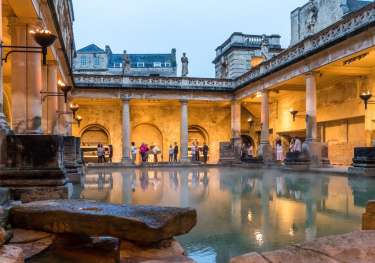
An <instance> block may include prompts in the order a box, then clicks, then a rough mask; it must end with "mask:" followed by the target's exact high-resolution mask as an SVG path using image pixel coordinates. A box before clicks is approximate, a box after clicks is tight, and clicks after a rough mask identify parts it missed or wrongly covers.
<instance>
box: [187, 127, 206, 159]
mask: <svg viewBox="0 0 375 263" xmlns="http://www.w3.org/2000/svg"><path fill="white" fill-rule="evenodd" d="M193 144H195V145H196V146H197V145H198V147H199V150H200V152H201V153H202V152H203V145H204V144H207V145H209V138H208V132H207V131H206V130H205V129H204V128H202V127H201V126H198V125H191V126H189V147H188V155H189V158H191V157H192V156H193V154H192V151H191V149H192V146H193Z"/></svg>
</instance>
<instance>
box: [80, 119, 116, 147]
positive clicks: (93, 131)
mask: <svg viewBox="0 0 375 263" xmlns="http://www.w3.org/2000/svg"><path fill="white" fill-rule="evenodd" d="M80 137H81V145H82V146H97V145H98V144H103V145H109V144H111V139H110V135H109V132H108V130H107V129H106V128H104V127H103V126H101V125H99V124H91V125H88V126H86V127H85V128H83V129H82V132H81V136H80Z"/></svg>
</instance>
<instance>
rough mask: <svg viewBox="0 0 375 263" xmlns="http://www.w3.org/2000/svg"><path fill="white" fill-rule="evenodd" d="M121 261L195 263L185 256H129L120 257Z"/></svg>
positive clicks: (124, 262)
mask: <svg viewBox="0 0 375 263" xmlns="http://www.w3.org/2000/svg"><path fill="white" fill-rule="evenodd" d="M121 263H195V261H194V260H192V259H190V258H188V257H185V256H176V257H167V258H161V259H147V258H131V259H122V260H121Z"/></svg>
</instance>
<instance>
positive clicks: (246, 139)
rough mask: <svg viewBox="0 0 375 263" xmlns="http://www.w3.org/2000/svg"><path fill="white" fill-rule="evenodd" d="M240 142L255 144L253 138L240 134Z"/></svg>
mask: <svg viewBox="0 0 375 263" xmlns="http://www.w3.org/2000/svg"><path fill="white" fill-rule="evenodd" d="M241 143H243V144H245V145H247V146H249V145H252V146H253V147H254V146H255V143H254V140H253V138H251V137H250V136H249V135H246V134H242V135H241Z"/></svg>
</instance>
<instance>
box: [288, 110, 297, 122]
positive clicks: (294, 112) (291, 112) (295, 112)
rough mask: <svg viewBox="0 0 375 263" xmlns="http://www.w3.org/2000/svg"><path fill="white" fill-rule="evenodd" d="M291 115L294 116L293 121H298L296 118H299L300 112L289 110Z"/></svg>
mask: <svg viewBox="0 0 375 263" xmlns="http://www.w3.org/2000/svg"><path fill="white" fill-rule="evenodd" d="M289 113H290V114H292V117H293V121H296V117H297V114H298V110H293V109H291V110H289Z"/></svg>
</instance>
